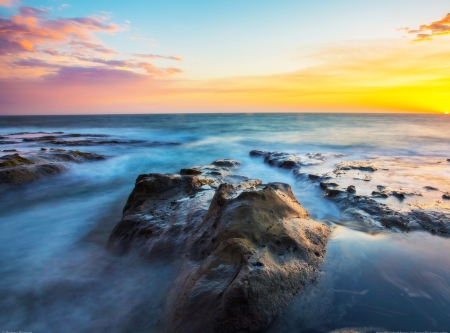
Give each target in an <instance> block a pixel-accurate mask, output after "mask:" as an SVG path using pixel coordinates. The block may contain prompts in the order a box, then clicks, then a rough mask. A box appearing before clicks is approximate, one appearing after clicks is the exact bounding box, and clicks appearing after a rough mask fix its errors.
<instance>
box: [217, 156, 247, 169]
mask: <svg viewBox="0 0 450 333" xmlns="http://www.w3.org/2000/svg"><path fill="white" fill-rule="evenodd" d="M211 164H212V165H215V166H219V167H229V168H234V167H237V166H239V165H240V164H241V162H239V161H236V160H232V159H229V158H224V159H220V160H215V161H214V162H212V163H211Z"/></svg>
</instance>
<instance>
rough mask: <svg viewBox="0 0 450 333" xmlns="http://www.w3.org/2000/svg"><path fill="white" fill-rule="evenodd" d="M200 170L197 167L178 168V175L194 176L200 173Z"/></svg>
mask: <svg viewBox="0 0 450 333" xmlns="http://www.w3.org/2000/svg"><path fill="white" fill-rule="evenodd" d="M201 174H202V172H201V171H200V170H198V169H194V168H185V169H181V170H180V175H190V176H195V175H201Z"/></svg>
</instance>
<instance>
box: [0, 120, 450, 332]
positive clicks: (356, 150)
mask: <svg viewBox="0 0 450 333" xmlns="http://www.w3.org/2000/svg"><path fill="white" fill-rule="evenodd" d="M448 119H449V118H442V117H438V116H427V117H424V116H415V115H410V116H398V115H390V116H386V115H307V114H306V115H305V114H301V115H296V114H287V115H165V116H163V115H154V116H94V117H88V116H77V117H53V116H52V117H2V122H1V123H0V136H1V135H5V134H8V133H12V132H23V131H49V132H50V131H64V132H67V133H95V134H107V135H112V136H113V137H115V138H122V139H129V140H147V141H151V142H152V141H164V142H179V143H181V145H179V146H165V147H149V146H148V145H100V146H92V147H77V149H79V150H82V151H89V152H95V153H99V154H104V155H107V156H109V159H108V160H106V161H102V162H96V163H87V164H80V165H73V166H71V167H70V170H69V171H68V172H66V173H63V174H61V175H58V176H56V177H52V178H49V179H46V180H41V181H38V182H35V183H33V184H29V185H26V186H19V187H17V188H16V189H14V190H10V191H6V192H5V191H3V192H0V211H1V212H2V213H1V215H0V293H1V295H2V297H1V299H0V327H1V328H2V329H5V330H10V331H14V330H16V331H18V330H22V331H35V332H40V331H49V332H65V331H67V332H74V331H75V332H85V331H87V330H93V331H96V332H97V331H98V332H106V331H108V332H129V331H131V330H133V331H139V330H141V331H146V332H151V331H152V330H155V327H156V320H157V316H158V306H159V304H160V303H161V302H162V301H163V299H164V292H165V291H166V290H167V288H169V286H170V283H171V281H172V280H173V277H174V276H175V272H176V265H167V264H165V263H158V264H157V265H149V264H148V263H143V262H141V261H139V260H137V259H135V258H121V259H118V258H112V257H111V256H110V255H109V254H108V253H106V252H105V251H104V249H103V246H104V244H105V243H106V240H107V238H108V236H109V233H110V232H111V230H112V228H113V227H114V225H115V224H116V223H117V222H118V221H119V220H120V218H121V211H122V208H123V206H124V203H125V201H126V199H127V197H128V194H129V193H130V191H131V190H132V188H133V185H134V180H135V179H136V177H137V175H138V174H140V173H149V172H168V173H174V172H178V170H179V169H180V168H182V167H187V166H191V165H201V164H207V163H210V162H211V161H213V160H214V159H217V158H225V157H229V158H235V159H238V160H241V161H242V162H243V165H242V167H241V169H240V170H239V173H240V174H243V175H246V176H249V177H252V178H259V179H262V180H263V182H269V181H282V182H286V183H289V184H291V185H292V186H293V191H294V193H295V195H296V197H297V198H298V200H299V201H300V202H301V204H302V205H303V206H304V207H305V208H307V209H308V211H309V212H310V213H311V215H312V217H313V218H315V219H319V220H332V221H335V222H336V224H334V231H333V239H332V240H331V241H330V243H329V246H328V253H327V257H326V262H325V264H324V266H323V268H322V278H321V280H320V283H318V284H317V285H315V286H312V287H310V288H309V289H308V290H307V292H306V293H304V294H303V295H302V296H300V297H298V298H297V299H296V300H295V301H294V302H293V303H292V304H291V305H290V306H289V307H288V309H287V310H286V312H285V314H284V315H283V316H281V317H280V318H279V320H278V321H277V322H276V323H275V325H274V327H273V328H272V329H271V330H270V332H279V331H283V332H303V331H304V332H307V331H310V332H323V331H327V330H332V329H336V328H341V327H356V326H359V327H361V326H366V327H367V326H370V327H381V328H384V329H387V330H403V331H405V330H410V331H412V330H417V331H418V330H428V331H430V330H441V331H442V330H445V329H447V330H448V327H450V318H449V315H448V314H449V313H450V305H449V304H450V258H449V257H448V253H450V242H449V240H448V239H444V238H439V237H433V236H431V235H428V234H424V233H411V234H379V233H378V234H374V233H373V230H372V229H371V227H370V226H365V225H362V224H361V223H359V222H358V221H342V220H340V211H339V209H338V208H337V207H336V206H335V205H334V204H333V203H332V202H330V201H327V200H324V199H323V198H322V196H323V192H322V191H321V190H320V189H319V188H318V187H317V186H316V185H314V184H312V183H310V182H308V181H301V180H299V181H297V182H296V181H295V180H294V178H293V176H292V174H291V173H290V172H289V171H286V170H280V169H276V168H272V167H270V166H267V165H265V164H264V163H262V161H261V160H260V159H254V158H250V157H249V156H248V153H249V151H250V150H252V149H265V150H271V151H273V150H281V151H290V152H296V153H301V154H306V153H308V152H322V153H324V152H338V153H344V154H346V157H345V159H362V158H366V157H368V156H367V155H369V154H370V156H372V157H373V156H377V157H378V158H380V156H381V158H383V159H385V161H392V160H394V158H393V156H398V155H401V156H404V157H405V156H406V158H404V159H402V161H401V163H397V164H393V165H391V166H390V167H389V168H390V169H391V172H390V173H386V174H383V173H380V176H375V177H380V178H378V179H376V178H375V179H376V181H379V182H388V183H389V184H391V183H392V184H396V185H398V186H408V187H411V188H422V187H423V185H424V184H426V185H436V184H438V185H439V188H440V189H441V190H450V188H448V184H450V183H449V179H450V174H449V172H450V168H448V167H447V166H448V165H450V163H449V164H448V165H446V164H442V163H441V164H439V165H438V164H437V163H434V162H435V161H438V160H446V158H450V151H449V148H448V142H449V139H450V132H449V131H448V130H447V128H448V124H447V122H448ZM40 147H47V148H49V147H48V146H45V144H43V143H32V142H27V143H22V144H18V145H10V146H8V145H2V146H1V148H2V149H12V148H15V149H17V150H19V151H26V150H30V149H39V148H40ZM58 148H60V147H58ZM61 148H64V147H61ZM370 156H369V157H370ZM408 156H410V157H408ZM431 161H433V162H431ZM337 162H339V161H337ZM327 163H328V164H327ZM327 163H325V164H324V165H317V166H314V167H311V169H308V168H305V169H306V170H307V171H308V172H309V171H311V172H322V169H326V168H328V170H329V168H332V167H333V165H334V163H335V161H329V162H327ZM389 163H391V162H389ZM408 163H412V164H408ZM411 165H412V166H411ZM427 165H428V166H427ZM417 166H419V167H418V168H417ZM424 166H427V169H426V170H425V169H423V170H422V171H424V170H425V171H426V172H421V170H420V168H421V167H424ZM321 168H322V169H321ZM408 168H409V169H408ZM408 170H410V171H408ZM399 175H400V176H399ZM383 177H384V178H383ZM363 186H369V184H366V183H363V182H362V183H361V185H359V188H360V189H361V190H362V191H364V190H366V189H365V188H364V187H363ZM436 186H437V185H436ZM367 191H369V188H368V187H367ZM424 194H425V197H426V196H427V195H429V196H430V200H435V198H434V197H432V195H435V194H434V193H431V192H430V194H428V192H427V193H425V192H424ZM406 201H407V200H406Z"/></svg>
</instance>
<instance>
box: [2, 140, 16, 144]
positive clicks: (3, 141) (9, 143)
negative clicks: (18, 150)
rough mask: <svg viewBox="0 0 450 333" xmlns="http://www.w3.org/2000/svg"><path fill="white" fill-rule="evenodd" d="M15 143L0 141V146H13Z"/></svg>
mask: <svg viewBox="0 0 450 333" xmlns="http://www.w3.org/2000/svg"><path fill="white" fill-rule="evenodd" d="M16 143H17V141H4V140H0V145H13V144H16Z"/></svg>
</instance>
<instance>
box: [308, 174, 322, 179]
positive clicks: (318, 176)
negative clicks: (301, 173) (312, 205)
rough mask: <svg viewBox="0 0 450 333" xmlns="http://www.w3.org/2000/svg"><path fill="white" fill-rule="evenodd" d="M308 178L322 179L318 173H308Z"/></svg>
mask: <svg viewBox="0 0 450 333" xmlns="http://www.w3.org/2000/svg"><path fill="white" fill-rule="evenodd" d="M308 178H309V179H310V180H319V179H322V175H318V174H309V175H308Z"/></svg>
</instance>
